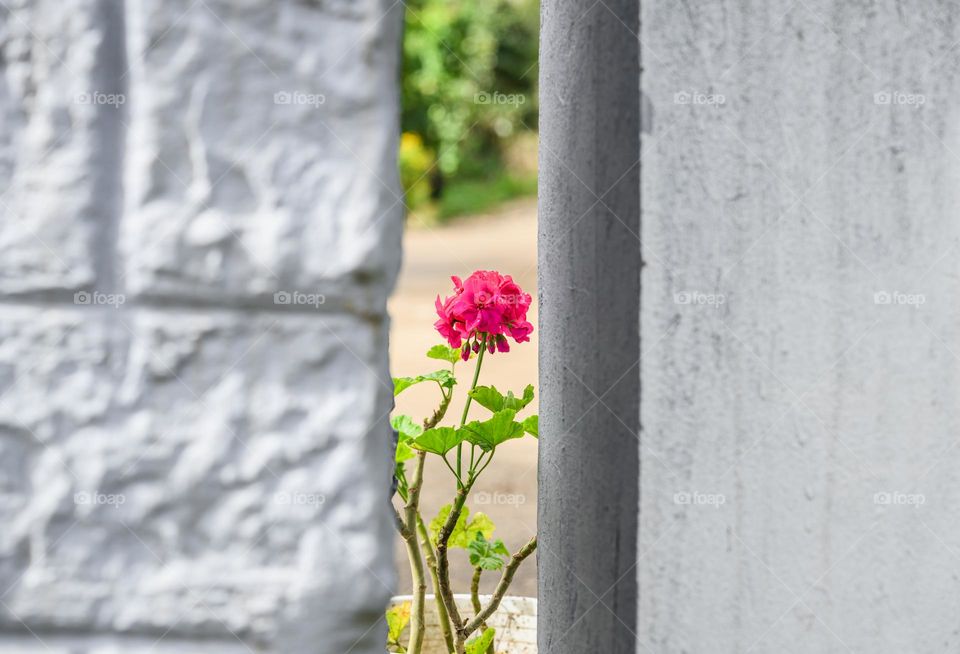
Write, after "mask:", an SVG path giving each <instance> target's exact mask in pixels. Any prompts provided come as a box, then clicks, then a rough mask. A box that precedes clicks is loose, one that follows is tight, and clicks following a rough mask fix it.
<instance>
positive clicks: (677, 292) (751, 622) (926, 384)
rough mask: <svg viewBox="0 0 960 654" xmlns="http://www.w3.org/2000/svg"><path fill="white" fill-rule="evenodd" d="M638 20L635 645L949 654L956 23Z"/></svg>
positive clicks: (829, 6)
mask: <svg viewBox="0 0 960 654" xmlns="http://www.w3.org/2000/svg"><path fill="white" fill-rule="evenodd" d="M641 7H642V25H643V33H642V34H641V37H642V40H643V44H644V48H643V51H642V59H643V62H644V72H643V77H642V87H643V91H644V94H645V96H646V100H647V101H646V105H645V107H644V111H645V114H646V115H645V116H644V118H645V120H644V123H645V130H646V131H645V133H644V134H643V143H642V147H643V153H644V159H643V175H642V193H641V197H642V206H643V217H642V228H643V231H642V236H643V241H644V250H643V253H644V261H645V268H644V275H643V296H642V329H641V331H642V337H643V346H642V350H643V362H642V368H641V370H642V373H641V374H642V377H641V380H642V393H643V394H642V413H641V423H642V429H643V431H642V440H643V449H642V452H641V460H642V471H641V483H642V489H641V494H642V502H641V529H640V540H641V543H640V551H641V558H640V562H639V567H638V573H639V580H640V589H641V602H640V603H641V606H640V612H639V613H640V625H639V627H640V628H639V631H638V645H637V647H638V651H642V652H656V653H657V654H666V653H681V652H684V653H689V654H694V653H695V654H702V653H706V652H710V653H711V654H734V653H736V654H745V653H748V652H787V651H789V652H796V653H801V652H802V653H805V654H806V653H809V654H824V653H832V652H837V653H842V652H878V653H879V652H890V653H893V652H953V651H957V649H958V647H960V633H958V630H957V620H956V616H957V614H958V612H960V578H958V575H957V572H956V571H957V569H958V566H960V530H958V528H957V520H956V507H957V502H958V500H960V495H958V494H960V473H958V470H960V449H958V448H957V443H958V441H957V435H958V433H960V405H958V402H957V400H958V391H960V365H958V356H960V329H958V325H960V309H958V304H957V301H956V299H957V297H958V291H960V252H958V236H960V222H958V220H957V215H958V213H957V212H958V206H960V205H958V200H960V159H958V157H960V132H958V128H960V105H958V102H957V101H958V98H960V79H958V75H957V71H958V64H960V50H958V49H957V48H956V43H957V41H958V40H960V7H958V6H957V5H956V4H955V3H951V2H946V1H938V2H927V3H918V4H911V5H909V6H907V5H905V4H902V3H897V2H848V1H842V0H800V1H799V2H792V1H789V0H778V1H775V2H744V1H740V0H737V1H723V2H715V3H699V4H696V5H688V4H684V3H675V2H665V1H657V0H654V1H645V0H644V1H643V2H641Z"/></svg>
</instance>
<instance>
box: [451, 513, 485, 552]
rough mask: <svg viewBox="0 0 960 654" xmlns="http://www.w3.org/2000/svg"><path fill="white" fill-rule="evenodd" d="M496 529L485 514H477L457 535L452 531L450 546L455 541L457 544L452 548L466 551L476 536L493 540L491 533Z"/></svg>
mask: <svg viewBox="0 0 960 654" xmlns="http://www.w3.org/2000/svg"><path fill="white" fill-rule="evenodd" d="M494 529H496V526H495V525H494V524H493V520H491V519H490V516H488V515H487V514H486V513H477V514H476V515H474V516H473V520H471V521H470V522H468V523H467V524H466V525H465V526H464V527H463V530H462V531H461V532H459V533H457V532H456V531H454V534H453V536H451V537H450V543H451V546H454V545H452V543H453V539H454V538H456V539H457V544H456V545H455V546H454V547H462V548H463V549H467V548H468V547H470V542H471V541H473V540H474V539H475V538H477V537H478V536H480V537H482V538H486V539H490V538H493V531H494Z"/></svg>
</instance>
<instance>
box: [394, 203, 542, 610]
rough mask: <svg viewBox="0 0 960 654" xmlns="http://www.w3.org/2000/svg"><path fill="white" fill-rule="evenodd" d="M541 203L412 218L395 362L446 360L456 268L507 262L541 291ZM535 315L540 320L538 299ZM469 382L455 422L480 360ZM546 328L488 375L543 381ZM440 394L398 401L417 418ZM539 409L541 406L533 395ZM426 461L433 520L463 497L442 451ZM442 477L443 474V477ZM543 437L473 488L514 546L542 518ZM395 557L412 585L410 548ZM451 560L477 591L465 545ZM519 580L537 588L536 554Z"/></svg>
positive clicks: (426, 364) (495, 359) (505, 380)
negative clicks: (446, 308) (433, 352)
mask: <svg viewBox="0 0 960 654" xmlns="http://www.w3.org/2000/svg"><path fill="white" fill-rule="evenodd" d="M536 223H537V220H536V201H535V200H523V201H520V202H518V203H514V204H512V205H509V206H508V207H506V208H504V209H503V210H501V211H499V212H498V213H496V214H494V215H489V216H478V217H472V218H469V219H464V220H461V221H457V222H455V223H453V224H451V225H449V226H446V227H438V228H429V229H428V228H418V227H417V226H415V225H411V226H410V227H409V228H408V230H407V234H406V236H405V238H404V264H403V270H402V271H401V274H400V281H399V283H398V286H397V290H396V292H395V293H394V296H393V299H392V300H391V302H390V315H391V317H392V320H393V323H392V327H391V341H390V349H391V351H390V361H391V366H392V372H393V374H394V375H395V376H408V375H414V374H421V373H424V372H430V371H432V370H436V369H437V368H439V367H441V366H442V364H441V366H438V365H436V364H437V363H438V362H435V361H433V360H431V359H427V358H426V357H425V356H424V352H426V351H427V349H429V348H430V346H432V345H435V344H436V343H439V342H440V337H439V335H438V334H437V333H436V332H435V331H433V328H432V325H433V323H434V321H435V320H436V319H437V317H436V313H435V311H434V299H435V298H436V296H437V295H438V294H441V295H447V294H449V293H450V292H451V289H452V284H451V282H450V275H459V276H460V277H466V276H467V275H469V274H470V273H471V272H473V271H474V270H477V269H487V270H489V269H493V270H499V271H500V272H502V273H504V274H510V275H513V278H514V279H515V280H516V281H517V283H519V284H520V286H521V288H523V289H524V290H525V291H527V292H528V293H530V294H531V295H533V296H534V298H536V292H537V291H536V281H537V277H536V261H537V254H536V252H537V250H536V241H537V224H536ZM530 320H531V322H533V323H534V324H535V325H536V324H537V316H536V302H534V306H533V307H532V310H531V314H530ZM457 368H458V377H460V385H459V386H458V387H457V390H458V393H457V395H456V396H455V397H454V402H453V404H452V405H451V407H450V410H449V411H448V413H447V416H448V418H447V420H445V421H444V424H452V423H453V422H454V420H455V419H456V418H458V417H459V416H460V413H461V411H462V410H463V393H464V387H465V386H467V385H468V383H469V379H470V376H471V375H472V369H473V365H472V363H470V364H458V365H457ZM536 375H537V332H536V331H534V334H533V337H532V339H531V342H530V343H524V344H521V345H513V349H512V351H511V352H510V353H509V354H506V355H504V354H497V355H495V356H488V357H486V359H485V361H484V365H483V372H482V374H481V383H485V384H488V385H489V384H493V385H494V386H496V387H497V388H498V389H500V390H501V391H506V390H513V391H514V392H517V391H519V390H522V388H523V386H525V385H526V384H528V383H533V384H536ZM438 398H439V395H438V392H437V390H436V387H435V386H434V387H433V388H429V387H427V385H426V384H424V385H422V386H421V387H414V388H411V389H410V390H407V391H405V392H404V393H403V395H401V396H400V397H399V398H397V399H398V401H397V411H398V412H400V413H405V414H408V415H410V416H412V417H413V418H414V419H415V420H417V421H418V422H419V421H420V420H422V419H423V417H424V416H426V415H428V414H429V413H430V412H432V411H433V409H434V408H435V402H436V401H437V399H438ZM529 411H530V412H536V411H537V404H536V401H534V403H533V405H532V406H531V407H530V408H529ZM483 412H484V409H482V408H479V407H477V408H474V409H472V410H471V415H476V416H480V415H482V414H483ZM430 458H431V459H433V460H432V461H431V463H432V465H428V466H427V471H426V479H427V485H426V486H425V487H424V493H423V498H422V503H423V507H424V517H425V518H428V519H429V518H432V517H433V516H434V515H436V513H437V510H438V509H439V508H440V507H441V506H443V505H444V504H446V503H448V502H449V501H450V500H451V499H452V498H453V495H454V492H455V486H454V484H453V481H452V476H451V474H450V472H449V471H448V470H447V469H446V468H445V467H444V466H443V463H442V462H440V461H439V460H438V459H436V457H430ZM438 482H442V483H440V484H438ZM536 500H537V443H536V440H535V439H533V438H530V437H527V438H524V439H520V440H517V441H513V442H511V443H508V444H506V445H504V446H503V448H502V449H501V450H498V454H497V459H496V460H495V461H494V462H493V464H491V466H490V467H489V468H488V469H487V470H486V472H484V476H483V477H481V479H480V481H479V482H478V483H477V485H476V486H475V488H474V492H473V497H472V498H471V502H470V504H469V505H468V506H469V507H470V509H471V510H472V511H482V512H484V513H486V514H487V515H489V516H490V517H491V518H492V519H493V521H494V522H495V523H496V525H497V532H496V537H498V538H502V539H503V541H504V543H506V545H507V547H508V548H509V549H510V550H511V551H514V550H516V549H517V548H519V547H520V546H521V545H522V544H523V543H525V542H526V541H527V540H528V539H529V538H530V537H531V536H532V535H533V534H534V533H535V532H536V522H537V504H536ZM396 560H397V566H398V570H399V572H400V591H401V592H404V593H405V592H409V589H410V580H409V570H408V567H407V562H406V556H405V554H404V552H403V549H402V547H401V546H400V544H399V543H398V544H397V551H396ZM451 561H452V564H451V565H452V566H453V567H454V568H455V569H456V572H455V583H456V584H457V588H459V589H463V590H462V592H469V575H470V572H471V571H470V570H469V564H468V562H467V558H466V555H465V554H464V553H463V552H462V551H459V550H457V551H454V552H453V554H452V556H451ZM497 576H498V574H497V573H488V574H487V577H486V579H485V583H484V584H483V585H484V586H485V587H488V588H489V587H492V586H493V584H494V583H495V581H496V578H497ZM511 588H512V593H513V594H516V595H528V596H535V595H536V593H537V584H536V570H535V564H534V562H533V561H529V560H528V561H527V562H525V563H524V567H522V568H521V569H520V571H519V572H518V574H517V576H516V578H515V580H514V583H513V586H512V587H511Z"/></svg>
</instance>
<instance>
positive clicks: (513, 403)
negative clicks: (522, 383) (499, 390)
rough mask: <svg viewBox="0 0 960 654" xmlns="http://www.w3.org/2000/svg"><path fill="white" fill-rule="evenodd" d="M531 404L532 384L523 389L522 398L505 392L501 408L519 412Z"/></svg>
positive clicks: (510, 392) (511, 392)
mask: <svg viewBox="0 0 960 654" xmlns="http://www.w3.org/2000/svg"><path fill="white" fill-rule="evenodd" d="M531 402H533V384H527V387H526V388H524V389H523V397H515V396H514V394H513V391H507V397H506V398H504V401H503V408H504V409H513V410H514V411H520V410H521V409H523V408H524V407H525V406H527V405H528V404H530V403H531Z"/></svg>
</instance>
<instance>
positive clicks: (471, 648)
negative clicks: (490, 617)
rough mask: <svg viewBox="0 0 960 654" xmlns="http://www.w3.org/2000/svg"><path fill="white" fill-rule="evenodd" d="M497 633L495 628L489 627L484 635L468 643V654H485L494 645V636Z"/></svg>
mask: <svg viewBox="0 0 960 654" xmlns="http://www.w3.org/2000/svg"><path fill="white" fill-rule="evenodd" d="M495 634H496V631H495V630H494V628H493V627H488V628H487V629H485V630H484V632H483V633H482V634H480V635H479V636H477V637H476V638H474V639H473V640H471V641H469V642H468V643H467V650H466V651H467V654H484V652H486V651H487V648H488V647H490V645H491V644H493V636H494V635H495Z"/></svg>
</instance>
